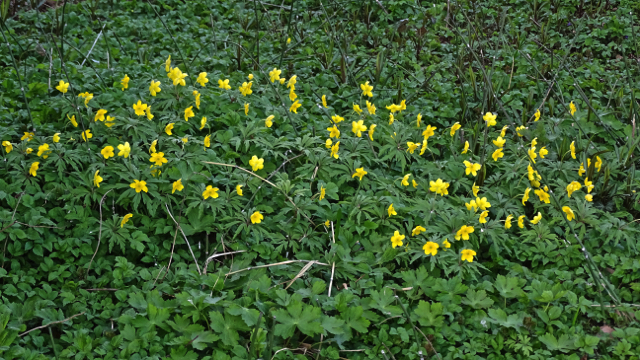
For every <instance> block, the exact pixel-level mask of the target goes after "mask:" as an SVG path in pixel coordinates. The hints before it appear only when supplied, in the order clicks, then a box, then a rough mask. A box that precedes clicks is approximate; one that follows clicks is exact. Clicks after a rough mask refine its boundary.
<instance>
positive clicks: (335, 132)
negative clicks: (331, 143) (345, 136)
mask: <svg viewBox="0 0 640 360" xmlns="http://www.w3.org/2000/svg"><path fill="white" fill-rule="evenodd" d="M327 131H328V132H329V137H330V138H336V139H337V138H339V137H340V130H339V129H338V127H337V126H335V125H333V126H332V127H328V128H327Z"/></svg>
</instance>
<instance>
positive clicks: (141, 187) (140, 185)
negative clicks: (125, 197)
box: [129, 180, 149, 193]
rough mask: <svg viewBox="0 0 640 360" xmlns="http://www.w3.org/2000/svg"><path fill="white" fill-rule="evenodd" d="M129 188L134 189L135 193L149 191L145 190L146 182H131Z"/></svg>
mask: <svg viewBox="0 0 640 360" xmlns="http://www.w3.org/2000/svg"><path fill="white" fill-rule="evenodd" d="M129 187H131V188H132V189H134V190H135V191H136V192H137V193H139V192H140V191H144V192H148V191H149V189H147V182H146V181H144V180H133V182H132V183H131V184H129Z"/></svg>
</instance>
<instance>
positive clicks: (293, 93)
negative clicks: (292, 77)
mask: <svg viewBox="0 0 640 360" xmlns="http://www.w3.org/2000/svg"><path fill="white" fill-rule="evenodd" d="M280 80H284V79H280ZM297 98H298V95H296V93H295V91H294V87H293V86H292V87H291V90H289V100H291V101H293V100H295V99H297Z"/></svg>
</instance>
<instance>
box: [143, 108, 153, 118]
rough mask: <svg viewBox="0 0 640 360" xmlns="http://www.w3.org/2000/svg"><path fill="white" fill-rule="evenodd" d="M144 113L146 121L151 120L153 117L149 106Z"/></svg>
mask: <svg viewBox="0 0 640 360" xmlns="http://www.w3.org/2000/svg"><path fill="white" fill-rule="evenodd" d="M145 112H146V113H147V120H152V119H153V116H154V115H153V114H152V113H151V105H149V106H147V110H146V111H145Z"/></svg>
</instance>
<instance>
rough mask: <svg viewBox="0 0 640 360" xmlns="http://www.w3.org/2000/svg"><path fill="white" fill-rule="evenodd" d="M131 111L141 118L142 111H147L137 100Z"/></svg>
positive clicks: (145, 106)
mask: <svg viewBox="0 0 640 360" xmlns="http://www.w3.org/2000/svg"><path fill="white" fill-rule="evenodd" d="M133 110H134V111H135V112H136V115H138V116H142V115H144V111H145V110H147V104H143V103H142V101H140V100H138V103H137V104H133Z"/></svg>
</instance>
